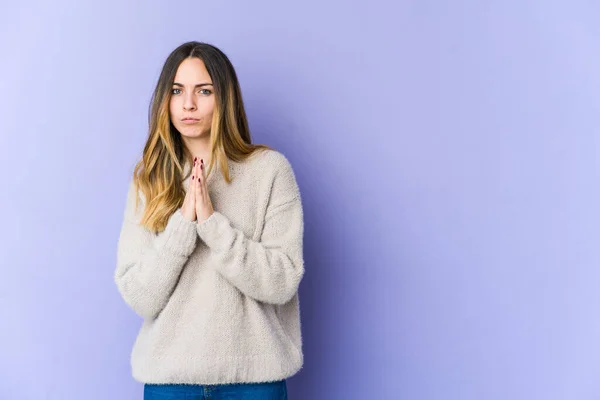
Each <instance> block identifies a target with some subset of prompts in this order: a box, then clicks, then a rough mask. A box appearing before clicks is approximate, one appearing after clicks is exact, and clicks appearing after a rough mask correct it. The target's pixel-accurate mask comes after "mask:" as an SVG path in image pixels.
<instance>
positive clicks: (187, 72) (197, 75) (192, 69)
mask: <svg viewBox="0 0 600 400" xmlns="http://www.w3.org/2000/svg"><path fill="white" fill-rule="evenodd" d="M175 82H178V83H183V84H191V85H194V84H196V83H205V82H207V83H210V82H211V80H210V75H209V74H208V71H207V70H206V67H205V66H204V62H203V61H202V60H201V59H199V58H196V57H193V58H186V59H185V60H183V62H182V63H181V64H179V67H178V68H177V73H176V74H175Z"/></svg>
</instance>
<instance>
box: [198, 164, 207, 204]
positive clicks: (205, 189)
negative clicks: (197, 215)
mask: <svg viewBox="0 0 600 400" xmlns="http://www.w3.org/2000/svg"><path fill="white" fill-rule="evenodd" d="M200 176H201V177H202V187H201V192H202V198H206V194H207V192H208V190H207V187H206V170H205V167H204V163H203V162H202V163H200Z"/></svg>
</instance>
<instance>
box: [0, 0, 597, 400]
mask: <svg viewBox="0 0 600 400" xmlns="http://www.w3.org/2000/svg"><path fill="white" fill-rule="evenodd" d="M484 3H485V4H484ZM599 17H600V6H599V5H598V4H596V3H594V2H589V1H580V0H575V1H570V2H566V1H562V2H559V1H552V0H550V1H549V0H544V1H531V0H529V1H527V0H526V1H523V0H521V1H516V0H513V1H506V0H504V1H500V0H497V1H486V2H482V1H475V0H472V1H465V0H463V1H426V0H419V1H387V2H384V1H370V2H367V1H362V2H356V1H341V0H338V1H326V2H320V1H314V0H312V1H306V0H305V1H301V2H300V1H299V2H294V3H290V2H279V1H252V2H249V1H246V2H242V1H239V2H232V1H212V2H208V1H203V2H199V1H196V2H191V1H187V2H186V1H169V2H167V1H164V2H156V1H154V2H149V1H116V0H111V1H105V2H80V1H74V0H72V1H53V2H42V1H38V2H36V3H35V4H33V3H31V2H26V3H18V2H12V3H11V4H8V3H6V2H4V3H2V4H1V5H0V46H1V47H0V51H1V53H0V54H1V55H2V56H1V62H0V76H1V78H0V93H2V96H1V97H0V126H1V127H0V150H1V154H2V157H0V170H1V171H2V172H3V174H2V177H3V181H4V182H3V185H2V187H3V189H2V192H1V196H0V209H1V210H2V231H1V233H0V263H1V264H0V265H1V267H2V269H1V273H2V274H1V279H0V324H1V325H0V354H1V356H0V398H1V399H10V400H12V399H18V400H29V399H36V400H38V399H44V400H79V399H82V398H85V399H86V400H100V399H106V398H110V399H115V400H120V399H123V400H126V399H135V398H141V393H142V385H141V384H139V383H136V382H135V381H133V380H132V378H131V376H130V367H129V354H130V350H131V346H132V344H133V341H134V339H135V336H136V334H137V330H138V328H139V325H140V322H141V320H140V319H139V318H138V317H136V316H135V314H134V313H133V312H132V311H131V310H129V309H128V308H127V306H126V305H125V303H124V302H123V301H122V299H121V298H120V296H119V294H118V292H117V290H116V286H115V284H114V282H113V272H114V267H115V262H116V243H117V237H118V233H119V228H120V224H121V218H122V212H123V207H124V198H125V194H126V188H127V182H128V180H129V177H130V172H131V169H132V168H133V163H134V161H135V159H136V158H137V156H138V154H139V153H140V152H141V150H142V146H143V144H144V140H145V137H146V134H147V133H146V127H147V125H146V115H147V108H148V102H149V99H150V94H151V91H152V89H153V86H154V84H155V82H156V79H157V77H158V73H159V71H160V67H161V65H162V63H163V61H164V59H165V58H166V56H167V55H168V53H169V52H170V51H171V50H172V49H174V48H175V47H176V46H177V45H179V44H181V43H182V42H184V41H187V40H202V41H208V42H210V43H213V44H215V45H217V46H219V47H220V48H222V49H223V50H224V51H225V52H226V53H227V54H228V56H229V57H230V58H231V60H232V62H233V63H234V65H235V67H236V69H237V71H238V74H239V78H240V81H241V84H242V89H243V93H244V98H245V101H246V105H247V110H248V116H249V120H250V123H251V129H252V132H253V137H254V139H255V141H256V142H260V143H267V144H269V145H271V146H273V147H275V148H277V149H279V150H280V151H281V152H283V153H284V154H286V155H287V156H288V158H289V159H290V161H291V162H292V165H293V166H294V169H295V171H296V175H297V179H298V183H299V185H300V188H301V191H302V194H303V200H304V206H305V226H306V229H305V261H306V275H305V278H304V280H303V282H302V285H301V287H300V298H301V312H302V324H303V338H304V350H305V364H304V368H303V369H302V370H301V372H300V373H299V374H297V375H296V376H294V377H293V378H291V379H290V380H289V383H288V387H289V391H290V398H291V399H410V400H420V399H427V400H429V399H436V400H437V399H439V400H449V399H457V400H458V399H460V400H471V399H472V400H480V399H498V400H506V399H511V400H515V399H527V400H530V399H544V400H550V399H569V400H572V399H577V400H582V399H597V398H599V397H600V380H599V379H598V377H599V376H600V345H599V343H600V312H599V311H598V308H599V307H598V306H599V305H600V290H599V288H600V272H599V269H598V265H599V263H600V246H599V243H600V241H599V240H600V239H599V237H600V235H599V234H600V232H599V229H600V212H599V211H598V210H599V209H600V190H599V189H598V183H599V182H600V173H599V171H600V163H599V160H600V158H599V157H598V152H599V149H600V136H599V135H598V134H599V132H598V130H599V126H600V117H599V116H600V56H599V54H600V25H599V24H598V18H599Z"/></svg>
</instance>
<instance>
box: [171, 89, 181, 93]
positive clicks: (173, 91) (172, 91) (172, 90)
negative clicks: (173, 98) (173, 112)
mask: <svg viewBox="0 0 600 400" xmlns="http://www.w3.org/2000/svg"><path fill="white" fill-rule="evenodd" d="M176 90H179V91H181V89H177V88H173V89H171V94H179V93H175V91H176Z"/></svg>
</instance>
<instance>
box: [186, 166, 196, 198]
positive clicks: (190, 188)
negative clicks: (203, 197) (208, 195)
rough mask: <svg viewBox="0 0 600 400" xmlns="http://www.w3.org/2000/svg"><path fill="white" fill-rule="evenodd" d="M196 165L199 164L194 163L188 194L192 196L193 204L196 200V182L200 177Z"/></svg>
mask: <svg viewBox="0 0 600 400" xmlns="http://www.w3.org/2000/svg"><path fill="white" fill-rule="evenodd" d="M196 164H197V162H196V161H194V166H193V167H192V177H191V179H190V182H189V186H188V194H189V195H190V200H191V201H192V202H193V201H195V199H196V196H195V194H196V193H195V190H194V181H195V180H196V177H198V173H197V172H196Z"/></svg>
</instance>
